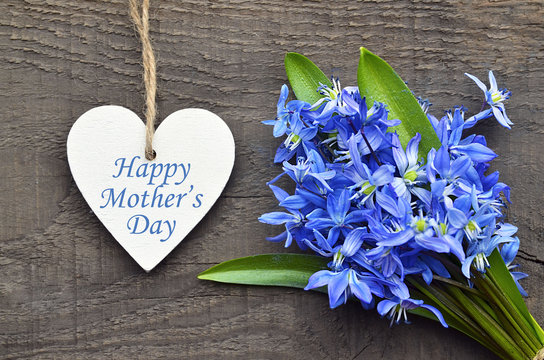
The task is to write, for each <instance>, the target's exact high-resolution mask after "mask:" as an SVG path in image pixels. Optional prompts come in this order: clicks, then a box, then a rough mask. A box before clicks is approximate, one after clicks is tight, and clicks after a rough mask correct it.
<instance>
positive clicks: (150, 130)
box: [129, 0, 157, 160]
mask: <svg viewBox="0 0 544 360" xmlns="http://www.w3.org/2000/svg"><path fill="white" fill-rule="evenodd" d="M149 1H150V0H143V1H142V5H141V7H140V6H139V5H138V2H139V1H138V0H129V5H130V16H131V17H132V21H133V22H134V25H136V30H138V34H139V35H140V40H141V42H142V60H143V67H144V84H145V109H146V110H145V157H146V159H147V160H153V159H154V158H155V156H156V154H155V151H154V150H153V134H154V133H155V117H156V115H157V106H156V104H155V95H156V93H157V67H156V64H155V55H154V54H153V49H152V48H151V40H150V38H149Z"/></svg>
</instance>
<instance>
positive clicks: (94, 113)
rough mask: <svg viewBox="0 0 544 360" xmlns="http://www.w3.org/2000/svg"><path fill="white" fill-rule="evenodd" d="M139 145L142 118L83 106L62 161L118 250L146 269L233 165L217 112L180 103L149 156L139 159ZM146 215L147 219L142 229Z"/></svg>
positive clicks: (208, 202)
mask: <svg viewBox="0 0 544 360" xmlns="http://www.w3.org/2000/svg"><path fill="white" fill-rule="evenodd" d="M144 147H145V126H144V123H143V122H142V120H141V119H140V118H139V117H138V116H137V115H136V114H135V113H133V112H132V111H130V110H128V109H126V108H123V107H121V106H101V107H97V108H94V109H91V110H89V111H87V112H86V113H85V114H83V115H81V117H80V118H79V119H78V120H77V121H76V122H75V123H74V125H73V126H72V129H71V130H70V134H69V135H68V141H67V149H68V162H69V165H70V169H71V171H72V175H73V177H74V179H75V181H76V184H77V186H78V188H79V190H80V191H81V193H82V194H83V197H84V198H85V200H86V201H87V203H88V204H89V206H90V207H91V209H92V210H93V211H94V213H95V214H96V216H98V218H99V219H100V221H102V223H103V224H104V226H105V227H106V228H107V229H108V230H109V232H110V233H111V234H112V235H113V236H114V237H115V239H116V240H117V241H118V242H119V243H120V244H121V245H122V246H123V248H124V249H125V250H126V251H127V252H128V253H129V254H130V255H131V256H132V257H133V258H134V260H136V262H137V263H138V264H139V265H140V266H141V267H142V268H143V269H144V270H145V271H150V270H151V269H153V268H154V267H155V266H156V265H157V264H158V263H159V262H161V260H162V259H164V257H166V255H168V254H169V253H170V252H171V251H172V250H173V249H174V248H175V247H176V246H177V245H178V244H179V243H180V242H181V241H182V240H183V239H184V238H185V236H187V234H188V233H189V232H190V231H191V230H192V229H193V228H194V227H195V226H196V224H198V223H199V222H200V220H201V219H202V218H203V217H204V215H206V213H207V212H208V211H209V210H210V208H211V207H212V205H213V204H214V203H215V201H216V200H217V199H218V198H219V196H220V195H221V192H222V191H223V188H224V187H225V185H226V183H227V181H228V179H229V177H230V174H231V171H232V167H233V165H234V139H233V137H232V133H231V132H230V130H229V128H228V126H227V125H226V124H225V122H224V121H223V120H221V118H219V117H218V116H217V115H215V114H213V113H211V112H209V111H207V110H203V109H184V110H179V111H176V112H175V113H173V114H171V115H170V116H168V117H167V118H166V119H165V120H164V121H163V122H162V123H161V125H160V126H159V128H158V129H157V131H156V132H155V136H154V138H153V149H154V150H155V151H156V153H157V157H156V158H155V159H154V160H152V161H148V160H146V159H145V156H144ZM137 156H138V157H139V158H135V160H134V162H133V164H132V169H131V172H130V173H129V165H130V163H131V161H132V159H134V157H137ZM123 158H124V159H125V160H124V161H123V160H122V159H123ZM153 164H154V165H153ZM188 164H190V167H189V165H188ZM121 165H125V167H123V169H122V171H121V169H120V168H121ZM160 165H162V167H161V166H160ZM144 170H147V176H144V175H145V174H144ZM159 170H161V171H162V172H161V173H159ZM152 171H154V172H153V173H152ZM136 172H137V173H136ZM119 173H120V174H119ZM167 173H168V175H169V176H166V174H167ZM137 174H138V175H141V176H140V177H137V176H136V175H137ZM151 174H153V175H151ZM116 175H119V176H118V177H116ZM128 175H131V176H128ZM161 184H162V186H160V185H161ZM191 186H192V187H191ZM123 189H126V190H125V193H124V196H121V197H119V196H120V194H121V192H122V191H123ZM146 193H147V196H146V195H145V194H146ZM134 194H135V195H134ZM154 194H155V195H156V196H155V197H154V199H155V201H154V202H153V203H152V200H153V196H154ZM170 194H172V195H170ZM183 194H187V195H185V196H183ZM198 194H202V195H201V196H197V195H198ZM159 195H162V198H161V197H160V196H159ZM169 195H170V196H169ZM112 196H113V197H112ZM113 199H116V200H117V201H116V202H115V204H113V201H112V200H113ZM121 199H122V200H123V202H122V203H121ZM167 199H170V201H166V200H167ZM146 200H147V201H146ZM159 200H161V201H159ZM198 200H200V206H199V201H198ZM161 204H162V206H160V205H161ZM112 205H114V206H112ZM167 205H169V206H167ZM121 206H122V207H121ZM131 206H132V207H131ZM139 215H142V216H141V217H140V216H139ZM144 217H145V218H147V219H148V220H149V226H148V228H147V229H146V230H145V231H143V230H144V225H145V224H146V222H145V219H144ZM136 219H138V222H136ZM129 220H130V221H129ZM159 221H160V223H159ZM174 221H175V223H174ZM151 224H154V226H152V225H151ZM174 224H175V226H174ZM159 231H160V233H158V232H159ZM140 232H142V233H140ZM161 240H162V241H161Z"/></svg>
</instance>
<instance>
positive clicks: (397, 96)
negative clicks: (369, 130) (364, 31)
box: [357, 47, 442, 160]
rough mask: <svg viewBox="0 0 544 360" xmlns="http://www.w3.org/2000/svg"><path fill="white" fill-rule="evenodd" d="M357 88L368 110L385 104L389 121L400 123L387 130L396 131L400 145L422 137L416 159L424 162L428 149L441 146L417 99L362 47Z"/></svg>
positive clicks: (393, 74) (385, 66) (375, 57)
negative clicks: (398, 121) (419, 135)
mask: <svg viewBox="0 0 544 360" xmlns="http://www.w3.org/2000/svg"><path fill="white" fill-rule="evenodd" d="M357 84H358V85H359V91H360V93H361V96H366V103H367V105H368V106H369V107H371V106H372V105H373V104H374V101H379V102H382V103H385V104H386V105H387V108H388V109H389V119H399V120H400V121H402V123H401V124H400V125H398V126H395V127H393V128H390V130H391V131H396V132H397V134H398V135H399V138H400V143H401V144H402V145H403V146H404V147H406V145H407V144H408V141H409V140H410V139H411V138H412V137H414V135H415V134H416V133H420V134H421V142H420V143H419V157H420V158H421V157H423V158H424V159H425V160H426V159H427V153H428V152H429V150H431V148H435V149H437V150H438V149H439V148H440V146H441V145H442V144H441V143H440V140H439V139H438V136H436V133H435V132H434V129H433V126H432V125H431V123H430V122H429V119H427V115H425V113H424V112H423V110H421V107H420V106H419V104H418V102H417V100H416V98H415V97H414V95H413V94H412V92H411V91H410V89H408V87H407V86H406V84H405V83H404V81H403V80H402V79H401V78H400V76H398V75H397V73H396V72H395V71H394V70H393V69H392V68H391V66H389V64H388V63H386V62H385V61H383V60H382V59H381V58H380V57H378V56H376V55H374V54H373V53H371V52H370V51H368V50H367V49H365V48H364V47H362V48H361V57H360V58H359V67H358V69H357Z"/></svg>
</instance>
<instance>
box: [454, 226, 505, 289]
mask: <svg viewBox="0 0 544 360" xmlns="http://www.w3.org/2000/svg"><path fill="white" fill-rule="evenodd" d="M500 229H501V228H500V227H499V230H497V231H495V230H494V229H493V228H492V227H487V228H486V231H485V233H486V234H484V236H481V237H480V239H478V240H477V241H473V242H472V243H471V244H470V245H469V247H468V249H467V251H466V254H467V258H466V260H465V261H464V262H463V265H462V272H463V275H465V277H466V278H467V279H470V268H471V265H474V268H475V269H476V270H477V271H479V272H481V273H485V269H486V268H488V267H489V266H490V265H489V261H488V260H487V257H488V256H490V255H491V253H492V252H493V250H495V249H496V248H497V246H499V245H500V244H503V243H510V242H513V241H515V240H514V238H512V237H511V236H510V235H509V233H508V232H504V231H503V232H501V230H500ZM492 231H493V233H492Z"/></svg>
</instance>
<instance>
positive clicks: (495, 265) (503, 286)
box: [487, 249, 544, 344]
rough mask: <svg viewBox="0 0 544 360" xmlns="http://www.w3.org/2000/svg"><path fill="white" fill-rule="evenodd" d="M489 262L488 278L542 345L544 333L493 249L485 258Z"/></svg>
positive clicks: (499, 256) (497, 253)
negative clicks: (514, 308)
mask: <svg viewBox="0 0 544 360" xmlns="http://www.w3.org/2000/svg"><path fill="white" fill-rule="evenodd" d="M487 260H488V261H489V265H490V268H489V269H487V272H488V274H489V277H490V278H491V279H492V280H493V282H494V283H495V284H496V285H497V287H498V288H499V289H500V291H501V292H503V294H504V295H505V296H506V297H507V298H508V299H509V300H510V301H511V302H512V304H513V305H514V306H515V307H516V308H517V309H518V311H519V313H520V314H521V315H522V316H523V317H524V319H525V321H526V322H527V323H528V324H530V325H529V326H531V327H532V329H533V330H534V334H535V335H536V336H537V338H538V340H539V341H540V342H541V343H542V344H544V331H543V330H542V328H541V327H540V325H539V324H538V323H537V322H536V321H535V319H534V318H533V316H532V315H531V313H530V312H529V309H527V305H525V301H523V297H522V296H521V294H520V292H519V290H518V287H517V285H516V283H515V282H514V280H513V279H512V275H511V274H510V272H509V271H508V269H507V268H506V265H505V264H504V260H503V259H502V257H501V255H500V253H499V251H498V250H497V249H495V250H494V251H493V252H492V253H491V255H490V256H488V257H487Z"/></svg>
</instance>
